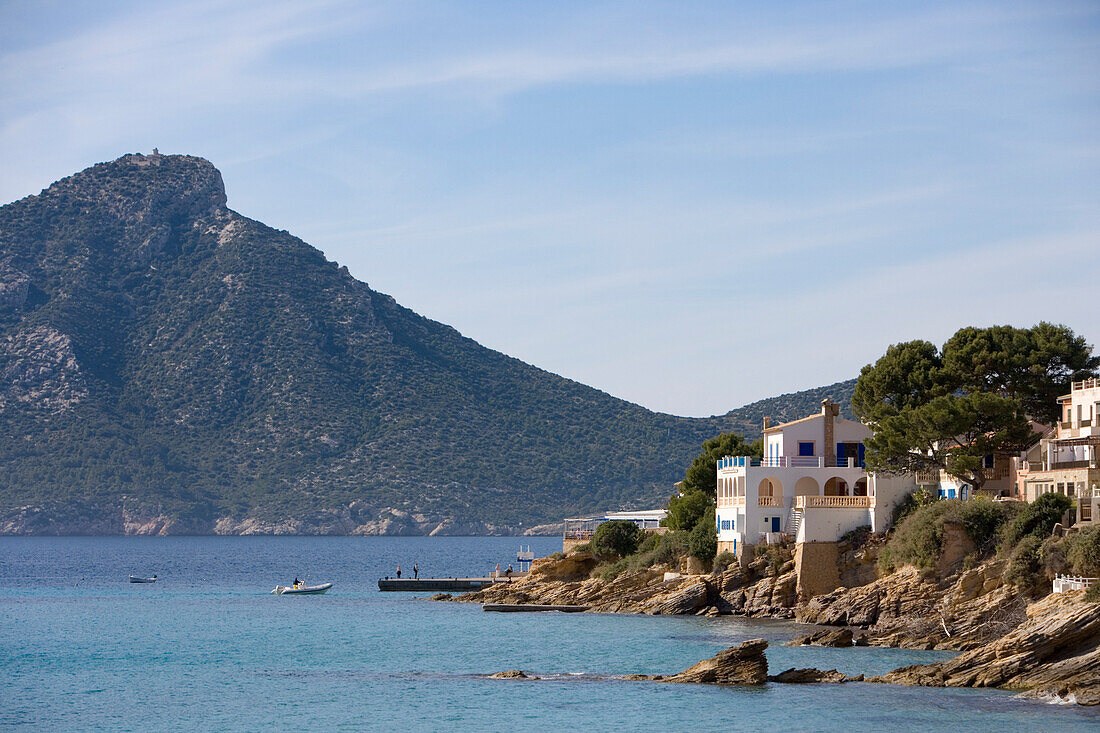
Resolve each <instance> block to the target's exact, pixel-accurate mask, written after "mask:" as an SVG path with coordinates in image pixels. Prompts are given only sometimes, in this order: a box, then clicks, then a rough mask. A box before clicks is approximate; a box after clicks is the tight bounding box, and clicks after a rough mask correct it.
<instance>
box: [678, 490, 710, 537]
mask: <svg viewBox="0 0 1100 733" xmlns="http://www.w3.org/2000/svg"><path fill="white" fill-rule="evenodd" d="M714 502H715V497H714V495H713V494H704V493H703V492H702V491H685V492H684V493H683V494H680V495H677V496H674V497H672V499H670V500H669V502H668V519H667V520H666V522H667V523H668V526H669V527H671V528H672V529H683V530H687V531H689V532H690V531H691V530H692V529H694V528H695V526H696V525H697V524H699V522H700V521H702V519H703V518H704V517H705V516H706V513H707V510H708V509H709V510H711V511H713V510H714Z"/></svg>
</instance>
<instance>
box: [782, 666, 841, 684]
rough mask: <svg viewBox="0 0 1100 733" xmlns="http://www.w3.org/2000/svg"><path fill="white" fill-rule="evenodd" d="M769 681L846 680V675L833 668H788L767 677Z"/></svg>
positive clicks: (784, 682)
mask: <svg viewBox="0 0 1100 733" xmlns="http://www.w3.org/2000/svg"><path fill="white" fill-rule="evenodd" d="M768 681H769V682H781V683H783V684H791V685H803V684H810V683H815V682H848V681H849V678H848V675H846V674H844V673H843V672H837V671H836V670H835V669H830V670H828V671H825V672H823V671H821V670H820V669H813V668H809V669H793V668H792V669H788V670H785V671H783V672H780V673H779V674H777V675H771V676H769V677H768Z"/></svg>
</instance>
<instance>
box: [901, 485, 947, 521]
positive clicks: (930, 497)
mask: <svg viewBox="0 0 1100 733" xmlns="http://www.w3.org/2000/svg"><path fill="white" fill-rule="evenodd" d="M934 501H938V497H937V496H936V495H935V494H933V493H932V492H931V491H929V490H928V488H927V487H924V486H920V487H918V488H917V489H916V491H914V492H913V493H911V494H908V495H907V496H906V497H905V498H904V499H902V500H901V501H900V502H898V503H897V504H896V505H895V506H894V511H893V512H892V513H891V514H890V526H891V527H896V526H898V525H899V524H901V522H902V520H903V519H905V518H906V517H908V516H909V515H910V514H912V513H913V512H915V511H916V510H917V509H920V508H921V507H922V506H928V505H929V504H931V503H932V502H934Z"/></svg>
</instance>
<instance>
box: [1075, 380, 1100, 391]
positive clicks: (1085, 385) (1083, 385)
mask: <svg viewBox="0 0 1100 733" xmlns="http://www.w3.org/2000/svg"><path fill="white" fill-rule="evenodd" d="M1098 386H1100V381H1097V380H1096V378H1095V377H1094V378H1093V379H1085V380H1083V381H1080V382H1071V383H1070V391H1071V392H1076V391H1077V390H1079V389H1093V388H1095V387H1098Z"/></svg>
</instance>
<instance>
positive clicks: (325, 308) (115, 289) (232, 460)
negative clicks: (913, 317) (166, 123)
mask: <svg viewBox="0 0 1100 733" xmlns="http://www.w3.org/2000/svg"><path fill="white" fill-rule="evenodd" d="M852 384H853V383H852V382H842V383H840V384H838V385H833V386H832V387H825V388H821V389H818V390H811V391H809V392H802V393H797V394H794V395H785V396H783V397H779V398H774V399H772V400H764V401H762V402H758V403H754V404H753V405H749V406H747V407H744V408H741V409H740V410H734V411H732V412H730V413H727V414H726V415H722V416H718V417H712V418H682V417H675V416H672V415H664V414H659V413H654V412H651V411H649V410H646V409H644V408H642V407H640V406H638V405H634V404H631V403H629V402H626V401H623V400H620V399H616V398H614V397H611V396H610V395H607V394H605V393H603V392H601V391H599V390H596V389H592V388H590V387H586V386H584V385H582V384H578V383H576V382H573V381H570V380H568V379H564V378H562V377H559V376H557V375H554V374H551V373H549V372H546V371H543V370H541V369H538V368H536V367H533V366H530V365H528V364H525V363H523V362H521V361H518V360H516V359H513V358H510V357H508V356H505V355H504V354H501V353H498V352H495V351H492V350H490V349H486V348H484V347H482V346H480V345H479V344H477V343H476V342H474V341H473V340H471V339H468V338H465V337H463V336H462V335H461V334H459V333H458V332H457V331H455V330H454V329H453V328H450V327H448V326H445V325H443V324H441V323H437V322H435V321H431V320H429V319H427V318H423V317H421V316H419V315H417V314H416V313H414V312H412V311H410V310H408V309H407V308H403V307H401V306H400V305H398V304H397V303H396V302H395V301H394V300H393V298H391V297H389V296H387V295H383V294H381V293H379V292H377V291H374V290H372V289H371V288H370V287H368V286H367V285H366V284H365V283H362V282H359V281H358V280H356V279H355V278H353V277H352V276H351V275H350V274H349V273H348V271H347V269H346V268H344V267H340V266H338V265H336V264H335V263H333V262H329V261H327V260H326V259H325V258H324V256H323V255H322V254H321V252H319V251H318V250H316V249H314V248H312V247H310V246H309V245H307V244H306V243H304V242H302V241H301V240H299V239H297V238H295V237H293V236H291V235H290V234H288V233H287V232H284V231H277V230H274V229H271V228H270V227H267V226H265V225H263V224H261V223H260V222H257V221H253V220H251V219H248V218H246V217H244V216H241V215H240V214H237V213H236V212H234V211H231V210H230V209H228V208H226V195H225V190H224V186H223V184H222V179H221V175H220V174H219V173H218V171H217V170H216V169H215V168H214V166H213V165H211V164H210V163H209V162H208V161H206V160H203V159H201V158H194V157H188V156H177V155H171V156H166V155H158V154H154V155H151V156H145V155H136V154H135V155H126V156H123V157H122V158H119V159H118V160H116V161H113V162H110V163H102V164H99V165H95V166H93V167H91V168H88V169H87V170H85V171H83V172H81V173H78V174H76V175H73V176H71V177H69V178H65V179H63V180H61V181H58V182H57V183H55V184H53V185H52V186H50V187H49V188H47V189H46V190H45V191H43V192H42V193H41V194H39V195H37V196H28V197H27V198H24V199H21V200H19V201H16V202H14V203H12V204H9V205H7V206H4V207H0V465H2V467H3V471H2V472H0V534H134V533H138V534H148V533H200V534H201V533H211V532H216V533H257V532H276V533H363V534H376V533H388V534H395V533H400V534H421V533H430V532H434V533H448V534H459V533H505V532H517V531H522V530H523V529H524V528H528V527H531V526H532V525H536V524H539V523H543V522H553V521H560V519H561V518H562V517H563V516H568V515H574V514H577V513H580V512H588V511H595V510H606V509H620V508H634V507H650V506H654V505H660V504H661V503H663V502H664V501H665V500H666V499H667V496H668V494H669V493H670V491H671V487H672V484H673V482H675V481H677V480H679V479H680V478H682V476H683V472H684V469H685V467H686V466H687V464H688V463H689V462H690V460H691V458H692V457H693V456H694V455H695V454H696V453H697V451H698V448H699V445H700V444H701V443H702V441H703V440H705V439H706V438H709V437H711V436H713V435H715V434H717V433H719V432H723V431H727V430H730V429H733V428H737V429H739V430H741V431H743V432H745V433H747V434H748V435H749V436H750V437H751V436H755V435H757V434H758V433H759V426H760V419H761V418H762V417H763V415H765V414H769V415H771V416H772V417H773V419H777V420H782V419H787V418H794V417H801V416H803V415H805V414H808V413H809V412H813V411H816V410H817V409H818V405H819V403H820V400H821V399H822V398H824V397H826V396H829V397H832V398H833V399H835V400H838V401H842V402H843V403H846V402H847V399H848V397H849V396H850V394H851V389H852Z"/></svg>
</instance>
